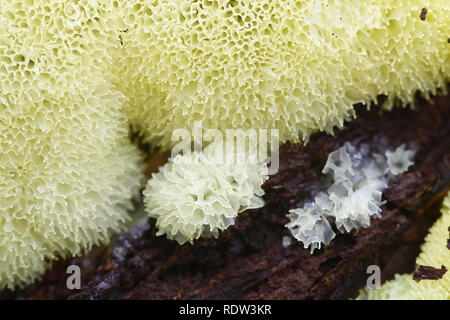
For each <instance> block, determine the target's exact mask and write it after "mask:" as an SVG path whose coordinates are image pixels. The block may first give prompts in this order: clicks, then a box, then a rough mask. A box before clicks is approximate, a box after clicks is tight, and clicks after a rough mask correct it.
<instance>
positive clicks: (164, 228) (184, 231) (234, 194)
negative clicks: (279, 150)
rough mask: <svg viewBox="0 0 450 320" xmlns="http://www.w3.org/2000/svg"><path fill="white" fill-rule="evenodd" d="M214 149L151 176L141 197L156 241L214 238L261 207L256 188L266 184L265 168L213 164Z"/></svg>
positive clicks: (181, 157)
mask: <svg viewBox="0 0 450 320" xmlns="http://www.w3.org/2000/svg"><path fill="white" fill-rule="evenodd" d="M215 152H216V146H213V145H210V146H208V147H207V148H206V149H205V150H204V151H203V152H199V151H194V152H192V153H189V154H187V155H177V156H175V157H174V158H171V159H170V160H169V163H167V164H166V165H164V166H163V167H161V168H160V171H159V172H158V173H156V174H154V175H153V176H152V178H151V179H150V180H149V182H148V184H147V187H146V189H145V191H144V196H145V199H144V203H145V206H146V210H147V212H148V214H149V216H150V217H154V218H156V226H157V228H158V233H157V235H163V234H166V235H167V237H168V238H169V239H173V240H176V241H177V242H178V243H180V244H183V243H185V242H191V243H192V241H193V240H195V239H198V238H199V237H201V236H208V235H214V236H215V237H217V236H218V232H219V231H220V230H224V229H226V228H228V227H229V226H230V225H232V224H234V220H235V218H236V217H237V215H238V213H239V212H241V211H243V210H246V209H253V208H259V207H261V206H262V205H263V204H264V202H263V200H262V198H261V197H262V195H263V194H264V191H263V189H262V188H261V185H262V184H263V182H264V181H265V180H266V179H267V178H268V168H267V165H266V164H265V163H258V162H256V161H251V159H250V157H248V158H246V161H245V162H244V163H237V164H227V163H223V162H220V161H219V162H217V159H216V157H215Z"/></svg>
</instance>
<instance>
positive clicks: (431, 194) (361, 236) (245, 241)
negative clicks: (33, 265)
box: [0, 96, 450, 299]
mask: <svg viewBox="0 0 450 320" xmlns="http://www.w3.org/2000/svg"><path fill="white" fill-rule="evenodd" d="M356 110H357V118H356V119H355V120H352V121H350V122H348V123H346V125H345V127H344V128H343V129H337V130H336V131H335V135H334V136H331V135H326V134H316V135H314V136H313V137H312V138H311V140H310V141H309V143H308V144H307V145H306V146H303V145H301V144H289V143H288V144H285V145H283V146H281V148H280V169H279V171H278V173H277V174H275V175H273V176H271V177H270V179H269V180H268V181H267V182H266V183H265V184H264V189H265V192H266V194H265V196H264V199H265V206H264V207H263V208H260V209H256V210H249V211H247V212H243V213H241V214H240V215H239V217H238V219H237V221H236V224H235V225H234V226H232V227H230V228H229V229H228V230H226V231H224V232H222V233H220V236H219V238H218V239H200V240H198V241H196V242H195V243H194V245H190V244H186V245H183V246H179V245H177V244H176V243H175V242H173V241H169V240H167V239H165V238H164V237H156V236H155V233H156V230H155V227H154V221H153V220H149V221H147V222H145V221H144V222H145V223H141V224H139V225H137V226H136V227H134V228H132V229H131V230H130V231H129V232H127V233H124V234H122V235H120V236H118V237H117V238H116V240H115V241H114V242H113V243H112V244H111V245H109V246H105V247H100V248H95V249H94V250H92V251H91V252H89V253H87V254H85V255H84V256H82V257H79V258H74V259H70V260H65V261H60V262H57V263H56V264H55V265H54V267H53V269H52V270H50V271H49V272H47V274H46V275H45V276H44V279H43V280H42V281H41V282H39V283H36V284H34V285H31V286H29V287H27V288H25V289H23V290H18V291H16V292H7V291H4V292H2V293H0V298H3V299H8V298H9V299H348V298H353V297H355V296H356V295H357V293H358V290H359V288H361V287H362V286H364V285H365V283H366V279H367V277H368V276H369V275H368V274H367V273H366V269H367V267H368V266H369V265H378V266H380V268H381V271H382V280H383V281H384V280H387V279H391V278H393V276H394V274H395V273H404V272H412V271H414V260H415V258H416V256H417V255H418V253H419V246H420V244H421V242H422V241H423V238H424V237H425V235H426V233H427V230H428V228H429V227H430V226H431V225H432V223H433V222H434V221H435V220H436V219H437V217H438V215H439V208H440V205H441V203H442V199H443V197H444V196H445V194H446V192H447V191H448V190H449V187H450V97H449V96H445V97H436V98H434V99H433V104H429V103H428V102H425V101H422V102H420V103H419V105H418V106H417V107H416V109H414V110H411V109H410V108H404V109H394V110H392V111H390V112H386V111H384V112H383V111H382V110H381V109H380V107H377V106H374V107H372V108H371V109H370V110H367V109H366V108H365V107H361V106H357V107H356ZM347 141H349V142H352V143H353V144H354V145H361V144H367V145H368V146H369V147H370V150H371V151H372V152H378V153H383V152H384V151H385V150H386V149H389V148H390V149H393V148H396V147H398V146H399V145H401V144H403V143H406V144H407V145H408V148H412V149H416V150H417V153H416V156H415V160H414V163H415V164H414V165H413V166H412V167H410V168H409V170H408V171H407V172H406V173H404V174H401V175H399V176H396V177H395V178H394V179H393V180H392V181H390V183H389V186H388V188H387V189H385V190H384V192H383V198H384V200H386V204H385V205H384V206H383V207H382V218H380V219H372V223H371V226H370V227H369V228H366V229H360V230H358V231H353V232H351V233H347V234H339V233H338V234H337V236H336V238H335V239H334V240H333V241H332V242H331V244H330V245H329V246H327V247H326V248H325V249H321V250H316V251H315V252H314V254H313V255H311V254H310V251H309V250H308V249H304V248H303V245H302V244H301V243H299V242H297V241H296V240H295V239H292V242H291V245H289V246H288V247H286V248H285V247H283V245H282V243H283V241H282V239H283V237H284V236H290V234H289V231H288V230H287V229H286V228H285V227H284V225H285V224H286V223H287V222H288V219H287V218H286V214H287V213H288V210H289V209H292V208H296V207H299V206H301V205H302V204H303V203H304V202H305V201H310V200H312V199H313V197H314V196H315V195H316V194H317V193H318V192H319V191H321V190H323V176H322V174H321V170H322V168H323V166H324V164H325V162H326V160H327V157H328V154H329V153H330V152H332V151H334V150H336V149H338V148H339V147H340V146H342V145H343V144H344V142H347ZM149 170H150V169H149ZM150 171H154V169H151V170H150ZM70 264H77V265H79V266H80V268H81V272H82V288H81V290H68V289H67V288H66V279H67V274H66V272H65V270H66V267H67V266H68V265H70Z"/></svg>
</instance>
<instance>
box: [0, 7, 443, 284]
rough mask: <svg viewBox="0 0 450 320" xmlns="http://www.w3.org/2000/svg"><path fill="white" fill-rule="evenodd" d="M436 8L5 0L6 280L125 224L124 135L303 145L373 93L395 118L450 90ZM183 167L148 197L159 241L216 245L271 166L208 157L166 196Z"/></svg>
mask: <svg viewBox="0 0 450 320" xmlns="http://www.w3.org/2000/svg"><path fill="white" fill-rule="evenodd" d="M427 3H428V4H427V11H426V13H425V14H422V13H421V9H422V7H423V6H422V4H421V3H420V2H419V1H415V0H402V1H392V0H389V1H388V0H384V1H375V0H370V1H365V2H364V3H362V2H360V1H351V0H347V1H323V2H321V1H296V0H287V1H277V0H264V1H257V2H255V1H225V0H224V1H192V2H191V1H182V0H176V1H156V0H131V1H107V0H98V1H88V0H82V1H63V0H51V1H47V0H45V1H44V0H34V1H22V0H3V1H1V2H0V29H1V30H0V31H1V32H0V235H1V237H0V287H1V288H3V287H8V288H11V289H13V288H16V287H20V286H23V285H25V284H29V283H32V282H33V281H35V280H36V279H37V278H39V277H40V276H41V275H42V274H43V273H44V271H45V270H46V269H48V268H49V267H50V265H51V263H52V262H53V261H54V260H56V259H59V258H62V257H67V256H73V255H78V254H81V253H82V252H84V251H86V250H89V249H90V248H91V246H92V245H93V244H97V243H101V242H107V241H108V239H109V235H110V233H111V232H119V231H120V230H122V229H123V227H124V223H123V222H124V221H125V220H127V219H128V213H127V210H128V209H132V205H131V199H132V197H133V196H134V195H136V194H137V192H138V190H139V189H142V184H141V182H142V178H143V175H142V160H143V155H142V154H141V153H140V152H139V151H138V150H137V148H136V147H135V146H134V145H133V144H132V143H131V142H130V139H129V135H130V133H129V127H130V126H131V128H132V130H133V132H134V133H137V134H138V135H140V137H141V138H142V140H143V142H146V143H150V144H151V145H152V146H153V147H155V148H156V147H160V148H161V149H162V150H168V149H170V148H171V146H172V145H173V143H174V141H172V140H171V137H172V133H173V132H174V130H176V129H179V128H185V129H188V130H191V129H192V127H193V125H194V122H195V121H202V122H203V124H204V126H205V127H208V128H214V129H217V130H218V131H219V132H222V133H224V132H225V131H226V130H227V129H237V128H239V129H244V130H246V129H272V128H273V129H277V130H278V131H279V137H280V142H286V141H291V142H307V141H308V138H309V137H310V135H311V134H313V133H315V132H318V131H325V132H328V133H331V132H332V131H333V128H334V127H335V126H342V125H343V123H344V121H345V120H349V119H350V118H351V117H352V116H354V109H353V105H354V104H357V103H362V104H365V105H368V106H369V105H370V104H371V103H373V102H376V101H377V97H378V96H379V95H385V96H387V101H386V102H385V103H384V107H385V108H386V109H390V108H391V107H393V106H394V105H396V104H398V105H400V106H405V105H407V104H411V105H414V101H415V99H414V96H415V94H416V93H417V92H420V93H421V94H422V95H423V96H424V97H425V98H429V95H430V94H437V93H446V84H447V83H448V81H449V78H450V46H449V45H448V40H447V39H448V34H447V32H448V30H449V29H450V8H449V6H448V3H447V1H445V0H433V1H428V2H427ZM419 152H420V150H419ZM392 157H394V158H395V156H394V155H392ZM394 158H392V159H394ZM177 161H178V160H177V159H172V160H171V162H169V164H167V165H165V166H163V167H162V168H161V170H160V172H159V173H157V174H155V175H154V176H153V178H151V180H150V182H149V183H148V187H147V189H146V192H145V193H144V196H145V199H144V202H145V203H146V205H147V210H148V211H149V215H150V216H151V217H155V218H156V219H157V221H158V223H157V224H158V226H160V229H159V230H158V233H159V234H165V235H167V236H168V237H169V238H172V239H174V240H177V241H178V242H180V243H184V242H186V241H187V242H190V241H192V240H194V239H196V238H198V237H199V236H202V235H209V234H212V235H215V236H217V235H218V232H219V230H222V229H225V228H226V227H227V226H229V225H231V224H232V221H234V219H235V218H236V216H237V214H238V213H239V212H240V211H241V210H243V209H246V208H255V207H257V206H261V205H262V204H263V203H262V200H261V197H262V195H263V191H262V189H261V184H262V183H263V182H264V181H265V180H266V178H267V171H266V167H265V166H264V164H262V163H259V164H251V165H250V164H246V165H243V166H241V167H239V168H232V167H227V166H214V165H210V164H208V165H206V164H205V163H202V162H201V161H200V162H199V163H197V164H198V166H197V167H196V168H195V170H193V171H192V175H193V177H196V178H198V179H199V181H200V182H201V183H202V186H196V189H195V191H196V193H195V194H189V195H188V194H187V193H183V192H182V193H180V197H182V199H181V200H180V201H182V202H179V203H177V201H178V200H177V197H176V196H175V195H172V194H166V197H162V196H161V197H158V198H156V197H155V194H157V193H158V192H172V191H171V190H177V187H176V186H179V185H183V183H185V182H186V177H187V172H185V171H186V170H184V169H181V168H180V167H179V165H178V164H177ZM183 170H184V171H183ZM180 172H181V173H182V174H184V176H183V175H180ZM211 181H215V182H214V183H213V182H211ZM221 181H222V182H223V183H220V182H221ZM217 182H219V183H217ZM188 185H189V184H188ZM224 186H226V188H227V189H226V190H224V189H223V187H224ZM189 187H192V188H194V186H189ZM187 190H188V189H187ZM184 191H186V190H184ZM238 194H239V196H238ZM164 199H166V200H167V201H165V202H164ZM377 199H378V198H377ZM169 202H170V203H169ZM180 205H183V206H187V207H189V208H191V209H190V210H187V211H182V208H181V207H180ZM194 208H195V209H194ZM215 210H217V211H215ZM184 212H185V213H184ZM184 214H186V216H183V215H184ZM323 221H325V220H323ZM364 225H367V223H364ZM343 226H344V228H345V224H343ZM327 241H328V238H327V240H326V241H324V242H327Z"/></svg>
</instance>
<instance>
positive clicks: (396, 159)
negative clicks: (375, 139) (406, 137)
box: [386, 144, 415, 175]
mask: <svg viewBox="0 0 450 320" xmlns="http://www.w3.org/2000/svg"><path fill="white" fill-rule="evenodd" d="M405 148H406V146H405V145H404V144H402V145H401V146H400V147H398V148H397V149H396V150H395V151H386V158H387V164H388V166H389V170H390V171H391V173H392V174H393V175H397V174H400V173H403V172H405V171H406V170H408V168H409V167H410V166H411V165H412V164H413V163H414V162H413V161H412V159H413V158H414V155H415V151H412V150H406V149H405Z"/></svg>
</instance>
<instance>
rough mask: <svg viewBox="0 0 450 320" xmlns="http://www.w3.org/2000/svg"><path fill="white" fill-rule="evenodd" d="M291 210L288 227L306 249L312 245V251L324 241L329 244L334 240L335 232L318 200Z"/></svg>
mask: <svg viewBox="0 0 450 320" xmlns="http://www.w3.org/2000/svg"><path fill="white" fill-rule="evenodd" d="M289 212H290V214H289V215H288V218H290V220H291V221H290V222H289V223H288V224H287V225H286V226H287V228H288V229H289V230H290V231H291V233H292V235H293V236H294V238H296V239H297V240H298V241H301V242H303V245H304V247H305V249H306V248H308V247H309V246H311V253H312V252H314V250H315V249H320V247H321V244H322V243H323V244H325V245H327V244H329V243H330V242H331V240H333V238H334V236H335V233H334V232H333V229H331V226H330V224H329V222H328V220H327V218H326V217H325V215H324V211H323V209H322V208H321V207H320V206H319V205H317V202H315V203H308V204H306V205H305V206H304V207H303V208H297V209H293V210H290V211H289Z"/></svg>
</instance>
